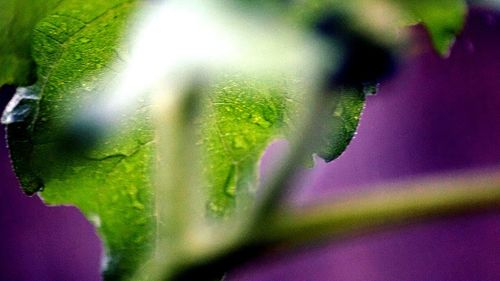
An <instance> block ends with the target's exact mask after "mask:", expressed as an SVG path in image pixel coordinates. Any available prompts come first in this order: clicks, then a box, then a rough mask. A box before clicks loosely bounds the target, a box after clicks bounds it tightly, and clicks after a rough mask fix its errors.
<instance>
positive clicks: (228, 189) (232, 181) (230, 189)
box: [224, 164, 236, 197]
mask: <svg viewBox="0 0 500 281" xmlns="http://www.w3.org/2000/svg"><path fill="white" fill-rule="evenodd" d="M224 192H225V193H226V194H227V195H228V196H230V197H235V196H236V165H235V164H232V165H231V167H230V168H229V171H228V173H227V177H226V182H225V183H224Z"/></svg>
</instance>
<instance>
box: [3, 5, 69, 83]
mask: <svg viewBox="0 0 500 281" xmlns="http://www.w3.org/2000/svg"><path fill="white" fill-rule="evenodd" d="M59 2H61V0H46V1H33V0H31V1H30V0H3V1H2V4H1V7H0V66H1V68H0V86H2V85H5V84H15V85H27V84H29V83H32V82H33V80H34V76H35V75H34V62H33V59H32V57H31V40H32V36H33V28H34V26H35V25H36V24H37V22H38V21H39V20H40V19H42V18H43V17H44V16H45V15H47V14H48V13H49V12H50V11H51V10H53V9H54V8H55V7H56V6H57V4H58V3H59Z"/></svg>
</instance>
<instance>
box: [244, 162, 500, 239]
mask: <svg viewBox="0 0 500 281" xmlns="http://www.w3.org/2000/svg"><path fill="white" fill-rule="evenodd" d="M397 187H398V188H397V189H394V188H388V187H387V186H384V187H381V188H375V190H379V191H377V192H372V193H368V194H365V195H361V196H356V197H354V198H349V199H344V200H340V201H337V202H334V203H328V204H317V205H315V206H311V207H307V208H303V209H299V210H293V211H292V212H290V211H289V212H284V211H283V212H281V213H278V214H275V216H274V217H273V218H270V219H269V220H267V222H265V223H263V224H262V227H261V228H260V230H259V231H258V233H257V234H256V236H255V237H254V239H256V240H258V241H268V242H273V243H274V242H280V243H283V242H287V241H289V242H293V243H298V242H301V241H311V240H316V239H318V238H321V237H341V236H351V235H353V234H355V233H357V232H360V233H365V232H370V231H372V230H376V229H383V228H386V227H394V226H401V225H406V224H411V223H415V222H420V221H428V220H430V219H433V218H443V217H450V216H458V215H464V214H473V213H477V212H482V211H485V210H488V211H491V210H493V211H500V172H496V173H492V174H476V175H473V176H465V177H459V178H447V179H433V180H424V181H419V182H413V183H406V184H402V185H397Z"/></svg>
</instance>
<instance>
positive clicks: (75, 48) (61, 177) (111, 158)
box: [8, 0, 154, 280]
mask: <svg viewBox="0 0 500 281" xmlns="http://www.w3.org/2000/svg"><path fill="white" fill-rule="evenodd" d="M135 6H136V5H134V4H132V2H131V1H123V0H114V1H86V2H84V3H83V2H81V1H79V0H72V1H70V0H67V1H64V2H63V3H61V4H60V5H59V7H58V8H57V9H55V10H54V12H53V13H52V14H51V15H49V16H47V17H46V18H45V19H44V20H42V21H41V22H40V23H39V24H38V25H37V26H36V28H35V29H34V32H33V33H34V39H33V55H34V59H35V61H36V63H37V65H38V71H37V78H38V79H37V83H36V84H35V85H33V86H31V87H29V88H28V89H27V92H28V93H31V94H29V95H27V96H29V97H30V98H25V99H21V100H20V102H19V104H18V106H17V110H18V112H19V111H22V109H23V105H27V106H31V111H30V112H29V114H27V115H25V116H21V117H22V118H21V119H17V120H16V119H15V118H17V117H19V116H18V115H15V116H14V117H15V118H13V120H11V121H12V122H13V123H11V124H10V125H9V126H8V135H9V146H10V149H11V157H12V160H13V164H14V168H15V170H16V173H17V175H18V177H19V179H20V182H21V185H22V186H23V188H24V190H25V191H26V193H28V194H32V193H34V192H36V191H38V190H40V189H42V188H43V189H44V192H43V195H42V196H43V198H44V200H45V202H46V203H48V204H53V205H58V204H74V205H76V206H78V207H79V208H80V209H81V210H82V212H83V213H84V214H85V215H86V216H87V218H89V219H90V220H91V221H93V222H94V224H95V225H96V226H97V229H98V231H99V233H100V234H101V235H102V237H103V239H104V242H105V246H106V248H107V255H108V256H109V257H110V260H109V264H108V269H107V273H106V274H107V279H109V280H114V279H118V276H127V275H130V274H132V273H133V271H134V270H135V269H136V268H137V266H138V265H139V264H140V262H142V261H143V259H144V257H145V255H146V254H147V253H148V251H149V246H150V245H149V243H148V241H149V240H150V238H151V235H152V231H153V224H154V221H153V211H152V210H151V194H150V193H151V181H150V174H151V161H152V156H153V154H152V143H151V140H152V138H153V134H152V130H151V124H150V120H149V117H148V116H149V110H148V108H147V107H141V109H140V110H138V111H137V112H135V113H134V114H133V115H131V116H129V117H127V118H124V119H123V121H122V124H120V126H121V127H120V132H118V133H116V134H114V135H112V136H110V137H108V138H107V139H106V141H105V144H104V145H103V146H101V147H98V148H96V149H93V150H92V151H89V152H88V153H86V154H85V155H77V157H65V154H66V152H67V151H71V148H65V147H61V145H60V143H58V142H57V138H58V134H59V133H61V132H62V131H63V130H64V129H65V126H66V125H67V123H68V122H70V121H71V120H72V118H73V117H74V113H76V112H79V110H81V108H83V106H85V105H86V104H89V103H90V102H92V101H93V100H94V99H96V98H98V96H99V94H98V93H102V92H103V91H104V89H105V88H106V86H107V85H106V81H107V79H106V77H108V76H107V75H109V72H111V73H112V72H113V71H114V70H113V68H112V67H114V66H115V62H116V61H120V57H119V55H118V52H119V50H118V48H117V46H119V45H120V43H121V41H122V40H123V36H122V35H123V33H124V32H125V31H126V23H127V21H128V16H129V15H130V14H131V12H133V11H134V10H135ZM18 96H19V95H18ZM15 110H16V109H15ZM66 150H67V151H66Z"/></svg>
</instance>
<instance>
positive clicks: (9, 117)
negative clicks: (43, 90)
mask: <svg viewBox="0 0 500 281" xmlns="http://www.w3.org/2000/svg"><path fill="white" fill-rule="evenodd" d="M39 99H40V98H39V97H38V96H37V95H36V93H34V92H33V91H32V90H31V89H30V88H23V87H20V88H17V90H16V94H15V95H14V97H12V99H11V100H10V101H9V103H8V104H7V107H6V108H5V111H4V112H3V115H2V119H1V122H2V124H5V125H8V124H12V123H18V122H23V121H25V120H26V118H27V117H28V116H29V115H30V113H31V112H32V109H33V108H34V107H35V106H36V105H37V101H38V100H39Z"/></svg>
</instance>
